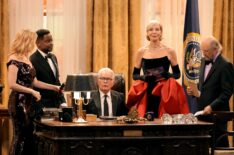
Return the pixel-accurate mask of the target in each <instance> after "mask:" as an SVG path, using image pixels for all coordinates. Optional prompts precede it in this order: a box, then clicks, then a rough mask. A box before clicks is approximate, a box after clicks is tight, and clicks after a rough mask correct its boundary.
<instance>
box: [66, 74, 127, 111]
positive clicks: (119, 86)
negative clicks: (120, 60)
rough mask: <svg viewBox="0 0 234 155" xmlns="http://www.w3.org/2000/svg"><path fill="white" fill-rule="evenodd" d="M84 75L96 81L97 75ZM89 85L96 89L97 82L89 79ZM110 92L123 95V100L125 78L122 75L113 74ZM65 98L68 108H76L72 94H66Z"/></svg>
mask: <svg viewBox="0 0 234 155" xmlns="http://www.w3.org/2000/svg"><path fill="white" fill-rule="evenodd" d="M85 75H90V76H91V77H93V78H94V79H95V80H97V76H98V73H94V72H91V73H85ZM95 80H94V81H95ZM88 81H89V80H88ZM84 84H85V83H84ZM89 85H94V86H93V87H95V88H98V86H97V82H93V80H92V79H90V82H89ZM112 90H115V91H118V92H121V93H123V94H124V98H125V97H126V90H125V78H124V75H123V74H121V73H115V83H114V86H113V87H112ZM66 98H67V104H68V106H73V107H76V106H75V101H74V99H73V93H71V94H66ZM75 110H76V109H75Z"/></svg>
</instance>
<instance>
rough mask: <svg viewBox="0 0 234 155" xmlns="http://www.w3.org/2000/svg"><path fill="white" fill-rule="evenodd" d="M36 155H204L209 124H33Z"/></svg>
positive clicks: (206, 147) (106, 122)
mask: <svg viewBox="0 0 234 155" xmlns="http://www.w3.org/2000/svg"><path fill="white" fill-rule="evenodd" d="M35 125H36V129H35V135H36V152H37V154H40V155H78V154H79V155H161V154H162V155H208V154H209V139H210V136H209V130H210V129H211V127H212V123H205V122H198V123H197V124H186V125H174V124H173V125H164V124H162V122H161V120H159V119H157V120H155V121H152V122H148V121H146V122H139V123H136V124H118V123H116V122H115V121H97V122H88V123H85V124H78V123H65V122H59V121H37V122H35Z"/></svg>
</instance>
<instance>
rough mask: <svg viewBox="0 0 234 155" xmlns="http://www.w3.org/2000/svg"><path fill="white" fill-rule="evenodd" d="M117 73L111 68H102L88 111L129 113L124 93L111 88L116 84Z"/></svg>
mask: <svg viewBox="0 0 234 155" xmlns="http://www.w3.org/2000/svg"><path fill="white" fill-rule="evenodd" d="M114 80H115V73H114V72H113V70H111V69H110V68H102V69H100V70H99V72H98V77H97V84H98V90H97V91H94V92H92V94H91V102H90V103H89V104H88V105H87V106H86V112H87V113H91V114H95V115H97V116H98V117H99V116H107V117H108V116H109V117H113V116H121V115H127V112H128V109H127V108H126V106H125V98H124V94H123V93H120V92H117V91H114V90H111V88H112V87H113V85H114V82H115V81H114Z"/></svg>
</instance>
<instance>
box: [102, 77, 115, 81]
mask: <svg viewBox="0 0 234 155" xmlns="http://www.w3.org/2000/svg"><path fill="white" fill-rule="evenodd" d="M99 79H100V80H102V81H112V80H113V79H112V78H105V77H100V78H99Z"/></svg>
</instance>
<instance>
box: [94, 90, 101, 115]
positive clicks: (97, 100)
mask: <svg viewBox="0 0 234 155" xmlns="http://www.w3.org/2000/svg"><path fill="white" fill-rule="evenodd" d="M93 100H94V101H95V102H94V103H95V106H96V108H97V112H98V115H99V116H101V115H102V112H101V99H100V93H99V91H95V92H93Z"/></svg>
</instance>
